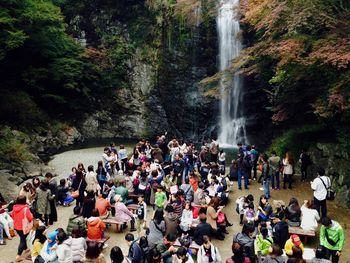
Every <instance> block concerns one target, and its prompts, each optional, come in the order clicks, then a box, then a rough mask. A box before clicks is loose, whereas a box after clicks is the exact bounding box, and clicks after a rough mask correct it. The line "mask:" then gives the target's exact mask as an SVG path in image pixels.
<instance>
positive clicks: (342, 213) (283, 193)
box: [0, 182, 350, 263]
mask: <svg viewBox="0 0 350 263" xmlns="http://www.w3.org/2000/svg"><path fill="white" fill-rule="evenodd" d="M259 187H260V185H259V184H258V183H256V182H252V185H251V186H250V189H249V190H238V189H237V183H235V184H234V185H233V186H232V187H230V202H229V204H228V205H227V206H226V207H225V208H224V212H225V213H226V215H227V217H228V219H229V221H230V222H231V223H233V226H232V227H229V228H227V230H228V232H229V234H228V235H226V238H225V240H224V241H218V240H213V243H214V245H215V246H217V247H218V249H219V251H220V253H221V255H222V258H223V260H224V261H225V260H226V258H228V257H230V256H231V242H232V239H233V235H234V234H235V233H237V232H238V231H240V229H241V227H240V226H239V224H238V222H239V221H238V220H239V218H238V215H237V214H236V212H235V207H236V206H235V200H236V198H237V197H239V196H242V195H247V194H248V193H251V194H253V195H254V198H255V203H256V204H257V202H258V200H259V197H260V195H261V194H262V191H260V190H259ZM271 196H272V200H284V201H285V202H286V203H288V200H289V198H291V197H296V198H298V200H299V202H301V203H302V201H303V200H305V199H307V198H311V197H312V191H311V189H310V185H309V183H303V184H297V185H295V187H294V188H293V189H292V190H279V191H272V192H271ZM272 200H271V201H270V203H272ZM72 208H73V207H72V206H71V207H59V208H58V216H59V220H58V222H57V223H55V224H54V225H53V226H51V227H50V228H49V231H50V230H54V229H56V228H58V227H62V228H64V229H65V228H66V226H67V222H68V218H69V216H70V214H71V213H72ZM328 210H329V216H330V217H331V218H332V219H334V220H336V221H338V222H339V223H340V224H341V225H342V226H343V228H344V231H345V238H346V241H345V242H346V243H345V248H344V250H343V254H342V256H341V258H340V262H348V261H350V245H349V243H348V242H349V240H350V230H349V229H348V228H349V226H350V219H349V218H350V217H349V216H350V211H349V210H346V209H342V208H338V207H337V206H336V203H335V202H328ZM151 214H152V208H150V207H148V215H149V217H150V216H151ZM107 233H108V234H109V235H110V236H111V238H110V240H109V241H108V247H107V248H106V249H105V250H104V251H103V253H104V255H105V257H106V259H107V262H110V259H109V253H110V249H111V248H112V247H113V246H119V247H121V248H122V250H123V252H124V255H125V254H126V253H127V251H128V247H127V245H126V242H125V240H124V236H125V233H127V230H125V231H124V233H115V228H114V226H112V227H110V228H109V229H108V230H107ZM18 243H19V239H18V237H15V238H14V239H13V240H7V245H5V246H0V263H10V262H14V259H15V256H16V251H17V246H18ZM317 244H318V238H317V237H316V238H315V239H313V240H309V241H308V244H306V245H305V244H304V246H305V247H312V248H314V247H316V246H317ZM24 262H30V261H24Z"/></svg>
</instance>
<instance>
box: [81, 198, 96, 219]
mask: <svg viewBox="0 0 350 263" xmlns="http://www.w3.org/2000/svg"><path fill="white" fill-rule="evenodd" d="M95 204H96V199H95V193H94V192H93V191H88V192H87V193H86V196H85V197H84V202H83V208H82V211H81V214H82V216H83V217H84V218H86V219H87V218H89V217H91V213H92V210H93V209H94V208H95Z"/></svg>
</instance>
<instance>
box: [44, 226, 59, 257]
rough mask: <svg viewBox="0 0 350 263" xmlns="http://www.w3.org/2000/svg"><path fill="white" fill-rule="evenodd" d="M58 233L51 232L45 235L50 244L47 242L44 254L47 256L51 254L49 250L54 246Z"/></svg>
mask: <svg viewBox="0 0 350 263" xmlns="http://www.w3.org/2000/svg"><path fill="white" fill-rule="evenodd" d="M57 234H58V232H57V231H53V232H50V233H49V234H48V235H47V239H50V240H51V242H50V243H49V242H47V247H46V253H47V254H50V253H51V248H52V247H53V246H54V245H56V236H57Z"/></svg>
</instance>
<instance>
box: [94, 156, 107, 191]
mask: <svg viewBox="0 0 350 263" xmlns="http://www.w3.org/2000/svg"><path fill="white" fill-rule="evenodd" d="M96 176H97V182H98V184H99V185H100V188H101V192H102V190H103V187H104V185H105V183H106V182H107V181H108V177H107V172H106V169H105V168H104V167H103V162H102V161H98V163H97V169H96Z"/></svg>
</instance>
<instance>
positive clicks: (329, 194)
mask: <svg viewBox="0 0 350 263" xmlns="http://www.w3.org/2000/svg"><path fill="white" fill-rule="evenodd" d="M320 180H321V182H322V184H323V186H324V188H326V190H327V195H326V199H327V200H329V201H333V200H334V198H335V192H334V191H333V190H332V189H331V181H330V179H329V177H327V181H328V187H327V186H326V184H325V183H324V181H323V180H322V178H321V177H320Z"/></svg>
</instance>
